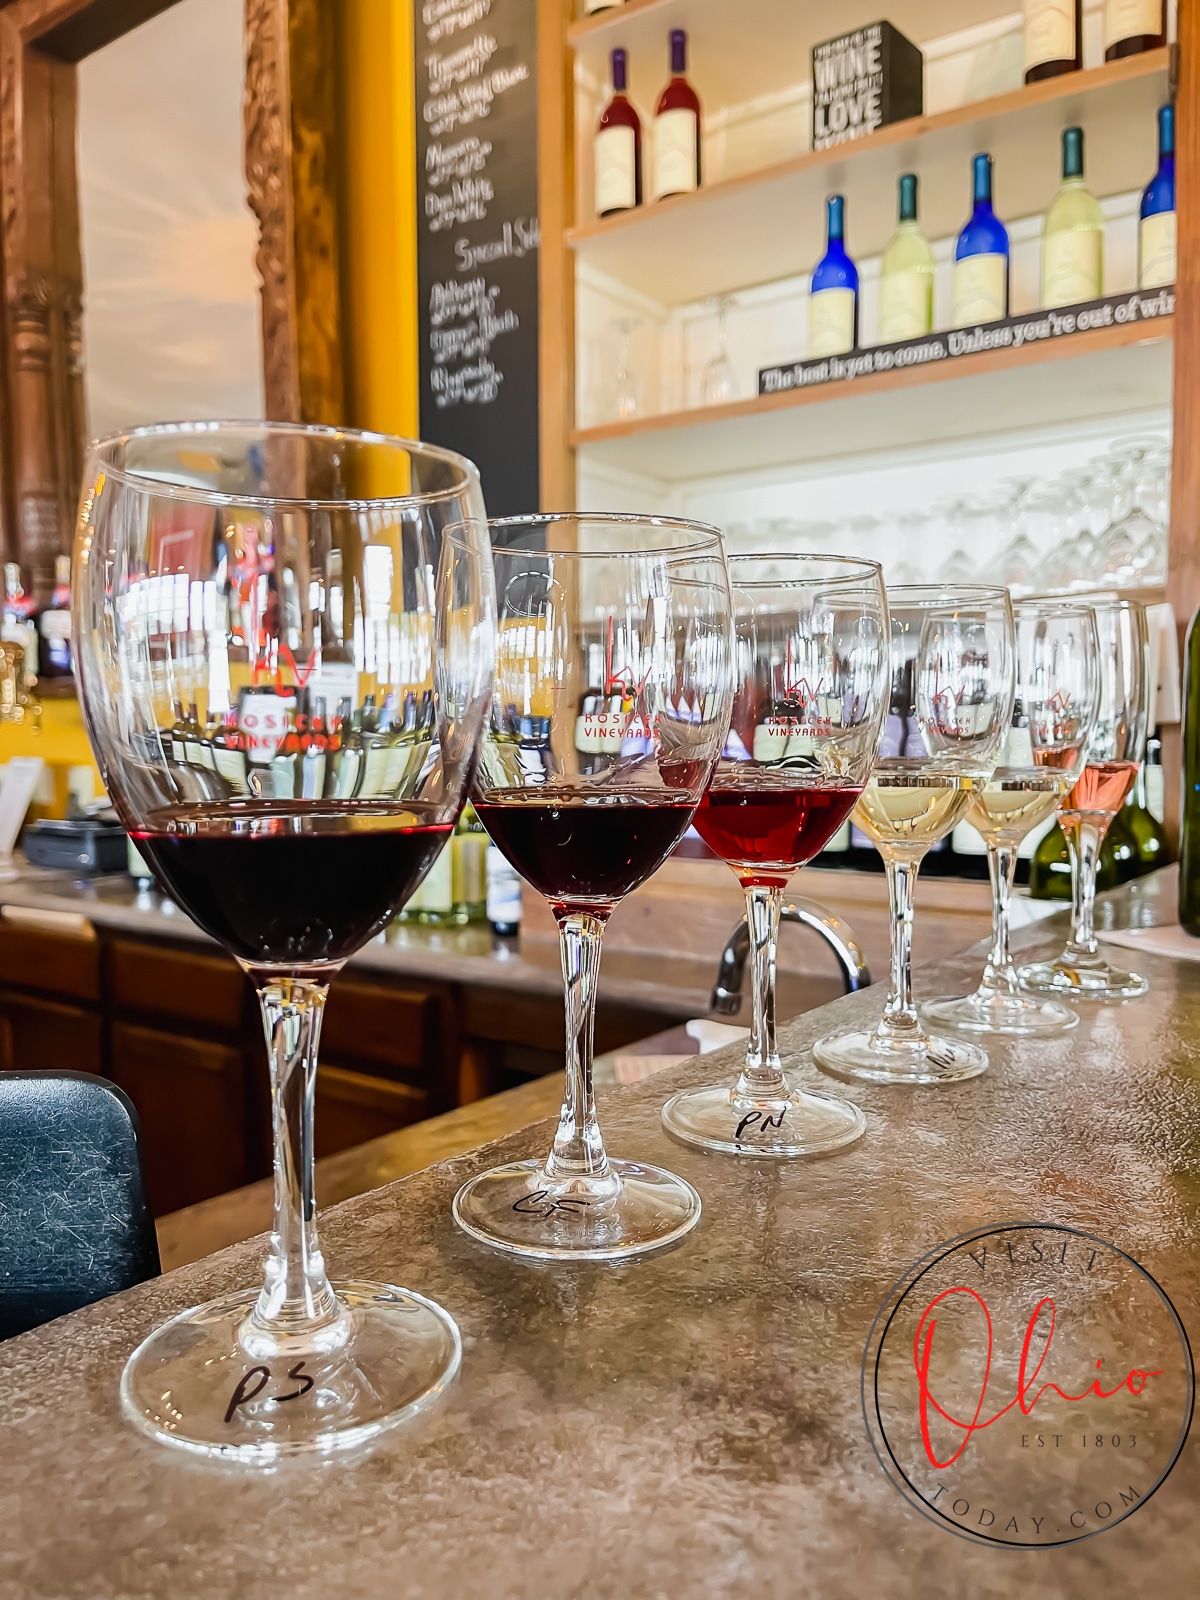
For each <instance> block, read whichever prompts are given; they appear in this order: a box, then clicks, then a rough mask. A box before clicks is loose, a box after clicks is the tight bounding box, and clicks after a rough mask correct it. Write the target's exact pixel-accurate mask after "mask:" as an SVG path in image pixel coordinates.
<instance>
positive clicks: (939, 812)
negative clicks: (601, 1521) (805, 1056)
mask: <svg viewBox="0 0 1200 1600" xmlns="http://www.w3.org/2000/svg"><path fill="white" fill-rule="evenodd" d="M887 603H888V612H889V615H890V618H891V698H890V704H889V707H888V716H887V721H886V723H885V726H884V733H883V740H882V742H881V745H880V753H879V756H878V757H877V759H876V762H875V769H874V773H873V775H872V777H871V780H870V782H869V783H868V784H867V787H866V788H865V789H864V791H863V794H862V798H861V799H860V800H859V802H858V804H857V805H856V806H855V808H854V821H855V822H856V823H857V824H858V826H859V827H860V828H861V829H862V830H863V832H864V833H866V834H867V835H868V837H869V838H870V839H871V840H872V841H873V842H874V844H875V847H876V848H877V849H878V851H879V853H880V855H881V856H882V857H883V861H884V866H885V867H886V869H887V878H888V895H889V900H890V903H891V921H892V974H891V988H890V991H889V993H888V998H887V1004H886V1005H885V1006H884V1011H883V1016H882V1017H881V1018H880V1020H879V1022H878V1024H877V1025H876V1026H875V1028H873V1029H870V1028H855V1029H851V1030H850V1031H849V1032H845V1033H840V1034H828V1035H826V1037H825V1038H823V1039H820V1040H818V1042H817V1043H816V1044H815V1045H814V1046H813V1054H814V1056H815V1057H816V1060H817V1064H818V1065H819V1066H821V1067H823V1068H824V1069H825V1070H826V1071H827V1072H831V1073H833V1074H834V1075H835V1076H837V1077H841V1078H856V1079H861V1080H863V1081H865V1082H867V1083H953V1082H956V1081H958V1080H959V1079H962V1078H973V1077H974V1076H975V1075H976V1074H977V1073H980V1072H984V1071H986V1070H987V1064H988V1058H987V1056H986V1054H985V1053H984V1051H982V1050H981V1049H979V1047H978V1046H977V1045H974V1044H970V1043H967V1042H965V1041H951V1040H948V1039H944V1038H938V1037H933V1038H931V1037H930V1036H929V1035H928V1034H927V1033H926V1032H925V1029H924V1028H923V1027H922V1025H921V1020H920V1018H919V1016H918V1015H917V1010H916V1007H915V1006H914V1004H913V996H912V972H911V965H912V921H913V888H914V886H915V883H916V877H917V871H918V869H919V867H920V865H921V860H922V857H923V856H924V855H925V852H926V851H927V850H928V849H929V847H930V845H932V844H934V843H936V842H937V840H939V839H943V838H945V836H946V834H948V833H949V832H950V831H951V830H952V829H953V828H954V826H955V825H956V823H958V822H959V821H961V819H962V818H963V816H964V815H965V814H966V810H967V807H968V806H969V805H970V803H971V800H972V798H973V796H974V794H975V793H976V791H977V790H978V789H979V788H981V787H982V786H983V785H984V784H985V783H986V782H987V781H988V779H989V778H990V777H991V775H992V772H993V770H994V769H995V766H996V761H997V759H998V757H999V754H1000V748H1001V746H1002V744H1003V742H1004V735H1005V732H1006V730H1007V729H1008V727H1009V724H1010V723H1011V721H1012V708H1013V694H1014V671H1013V648H1014V642H1013V614H1012V604H1011V602H1010V600H1009V597H1008V591H1007V590H1006V589H1000V588H984V587H978V588H976V587H964V588H960V589H950V588H937V587H929V586H924V585H921V586H913V587H905V588H889V589H888V591H887Z"/></svg>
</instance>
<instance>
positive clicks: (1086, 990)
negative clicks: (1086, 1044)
mask: <svg viewBox="0 0 1200 1600" xmlns="http://www.w3.org/2000/svg"><path fill="white" fill-rule="evenodd" d="M1017 977H1018V978H1019V979H1020V982H1021V987H1022V989H1028V990H1029V991H1030V992H1031V993H1033V994H1049V995H1066V996H1069V997H1070V998H1071V999H1073V1000H1137V999H1139V998H1140V997H1141V996H1142V995H1144V994H1145V993H1146V991H1147V990H1148V989H1149V987H1150V985H1149V984H1148V983H1147V982H1146V980H1145V978H1143V977H1142V975H1141V974H1140V973H1138V972H1124V971H1122V969H1121V968H1120V967H1112V966H1110V965H1109V964H1108V962H1107V961H1105V960H1104V959H1103V957H1100V958H1098V959H1097V960H1095V961H1089V962H1088V963H1086V964H1084V963H1076V962H1073V961H1071V960H1070V959H1069V958H1067V957H1066V956H1060V957H1059V958H1058V960H1057V961H1042V962H1039V963H1038V964H1037V965H1036V966H1032V967H1020V968H1018V970H1017Z"/></svg>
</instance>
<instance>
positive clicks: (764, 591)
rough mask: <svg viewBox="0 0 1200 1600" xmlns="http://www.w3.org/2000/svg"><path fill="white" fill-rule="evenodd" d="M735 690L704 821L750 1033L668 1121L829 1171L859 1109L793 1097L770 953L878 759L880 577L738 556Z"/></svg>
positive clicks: (733, 565) (885, 656) (841, 566)
mask: <svg viewBox="0 0 1200 1600" xmlns="http://www.w3.org/2000/svg"><path fill="white" fill-rule="evenodd" d="M729 576H730V581H731V582H732V584H733V593H734V609H735V626H736V635H737V680H736V692H735V696H734V705H733V715H732V719H731V723H730V730H729V738H728V740H727V741H726V745H725V750H724V752H723V755H722V759H721V761H720V763H719V764H718V766H717V770H716V772H715V773H714V775H713V780H712V782H711V784H710V785H709V787H708V790H707V792H706V793H705V796H704V799H703V800H702V801H701V802H700V809H699V810H698V811H697V812H696V819H695V826H696V829H697V831H698V832H699V834H700V837H701V838H702V839H703V840H704V842H705V843H706V844H707V845H708V847H709V849H711V850H713V851H714V852H715V853H716V854H717V855H719V856H720V857H721V858H722V859H723V860H724V861H726V862H727V863H728V864H729V866H730V867H732V869H733V871H734V873H735V874H736V875H737V877H738V880H739V881H740V883H741V885H742V888H743V891H744V893H745V897H746V924H747V927H748V929H749V932H750V953H751V971H752V978H751V982H752V985H753V995H754V1026H753V1031H752V1034H751V1039H750V1044H749V1048H748V1050H747V1054H746V1062H745V1066H744V1067H743V1069H742V1072H741V1075H740V1076H739V1077H738V1078H737V1080H736V1082H732V1083H723V1084H717V1085H715V1086H712V1087H708V1088H703V1089H688V1090H685V1091H684V1092H683V1093H681V1094H677V1095H675V1096H674V1097H673V1098H672V1099H670V1100H669V1101H668V1102H667V1104H666V1105H665V1106H664V1107H663V1113H662V1119H663V1125H664V1127H665V1128H666V1129H667V1131H668V1133H671V1134H673V1135H674V1136H675V1137H676V1138H678V1139H682V1140H683V1141H684V1142H685V1143H687V1144H692V1145H697V1146H699V1147H700V1148H701V1149H705V1150H715V1151H721V1152H723V1153H726V1154H731V1155H754V1156H778V1157H792V1156H807V1155H821V1154H824V1153H826V1152H827V1151H830V1150H836V1149H838V1148H839V1147H841V1146H842V1145H846V1144H851V1143H853V1141H854V1140H856V1139H858V1138H860V1137H861V1135H862V1133H863V1130H864V1128H865V1127H866V1120H865V1118H864V1117H863V1114H862V1112H861V1111H860V1110H859V1109H858V1107H857V1106H854V1105H851V1104H850V1103H849V1102H848V1101H846V1100H842V1099H838V1098H837V1097H835V1096H833V1095H830V1094H820V1093H815V1092H813V1091H811V1090H807V1089H803V1088H801V1087H800V1086H799V1085H798V1084H796V1083H793V1082H791V1081H789V1079H788V1078H787V1077H786V1076H785V1075H784V1070H783V1064H782V1062H781V1060H780V1057H779V1051H778V1047H777V1044H776V1038H775V951H776V943H777V940H778V937H779V913H780V909H781V906H782V903H783V892H784V889H785V888H786V887H787V883H788V879H789V878H790V877H791V875H792V874H793V873H794V872H795V871H796V869H797V868H798V867H800V866H802V865H803V864H804V863H805V862H807V861H811V860H812V859H813V857H814V856H815V855H817V853H818V852H819V851H820V850H822V849H823V848H824V847H825V845H826V844H828V842H829V840H830V839H831V838H832V837H833V835H834V834H835V833H836V832H837V830H838V829H839V828H840V827H841V826H842V824H843V823H844V822H845V820H846V818H847V817H848V816H849V815H850V812H851V810H852V809H853V807H854V804H855V802H856V801H857V800H858V798H859V796H860V795H861V794H862V791H863V787H864V785H865V784H866V781H867V778H868V777H869V775H870V772H871V767H872V764H873V762H874V759H875V746H876V744H877V743H878V740H879V733H880V729H881V727H882V723H883V715H884V712H885V710H886V709H887V698H888V687H889V682H890V671H889V651H888V621H887V603H886V601H885V599H884V592H883V574H882V572H881V570H880V568H879V567H878V565H877V564H876V563H875V562H873V561H854V560H844V559H842V558H840V557H837V556H819V555H817V556H810V555H764V556H731V557H730V558H729Z"/></svg>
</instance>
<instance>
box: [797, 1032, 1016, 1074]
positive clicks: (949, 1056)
mask: <svg viewBox="0 0 1200 1600" xmlns="http://www.w3.org/2000/svg"><path fill="white" fill-rule="evenodd" d="M813 1055H814V1056H815V1058H816V1062H817V1065H818V1066H819V1067H820V1068H822V1070H823V1071H825V1072H828V1073H831V1074H832V1075H833V1076H834V1077H835V1078H844V1079H846V1080H848V1081H850V1082H855V1083H919V1084H939V1083H961V1082H962V1081H963V1080H964V1079H965V1078H977V1077H978V1076H979V1074H980V1073H981V1072H986V1071H987V1067H988V1058H987V1054H986V1052H984V1051H983V1050H981V1049H980V1048H979V1046H978V1045H976V1044H967V1043H966V1042H965V1041H963V1040H957V1039H954V1040H951V1039H942V1038H939V1037H938V1036H936V1035H934V1036H932V1037H929V1036H922V1037H918V1038H916V1039H913V1040H912V1041H911V1042H905V1043H900V1042H898V1041H896V1040H888V1041H886V1043H883V1044H881V1042H880V1039H879V1035H878V1034H877V1033H876V1032H875V1030H874V1029H873V1028H860V1029H856V1030H854V1031H853V1032H851V1033H833V1034H827V1035H826V1037H825V1038H824V1039H818V1040H817V1042H816V1044H815V1045H813Z"/></svg>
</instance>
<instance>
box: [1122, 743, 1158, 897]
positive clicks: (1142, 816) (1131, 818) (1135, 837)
mask: <svg viewBox="0 0 1200 1600" xmlns="http://www.w3.org/2000/svg"><path fill="white" fill-rule="evenodd" d="M1151 770H1155V771H1157V772H1159V773H1161V772H1162V766H1161V765H1159V766H1158V767H1157V768H1154V769H1151V767H1150V744H1149V741H1148V740H1147V743H1146V759H1145V760H1144V761H1143V762H1142V765H1141V768H1140V770H1139V772H1138V775H1137V782H1136V783H1135V784H1134V786H1133V791H1132V793H1131V794H1130V796H1129V799H1128V800H1126V802H1125V806H1124V809H1123V810H1122V812H1121V820H1122V821H1123V822H1124V824H1125V828H1126V831H1127V832H1128V834H1129V837H1130V840H1131V841H1132V843H1133V854H1134V866H1135V870H1134V872H1133V874H1132V875H1133V876H1134V877H1136V878H1141V877H1144V876H1145V874H1146V873H1147V872H1155V871H1157V869H1158V868H1159V867H1165V866H1166V864H1167V862H1168V861H1169V860H1170V852H1169V851H1168V849H1167V830H1166V829H1165V828H1164V827H1163V825H1162V822H1161V821H1160V820H1159V818H1158V817H1156V816H1155V815H1154V812H1153V810H1152V809H1151V807H1150V805H1149V781H1148V779H1149V773H1150V772H1151Z"/></svg>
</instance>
